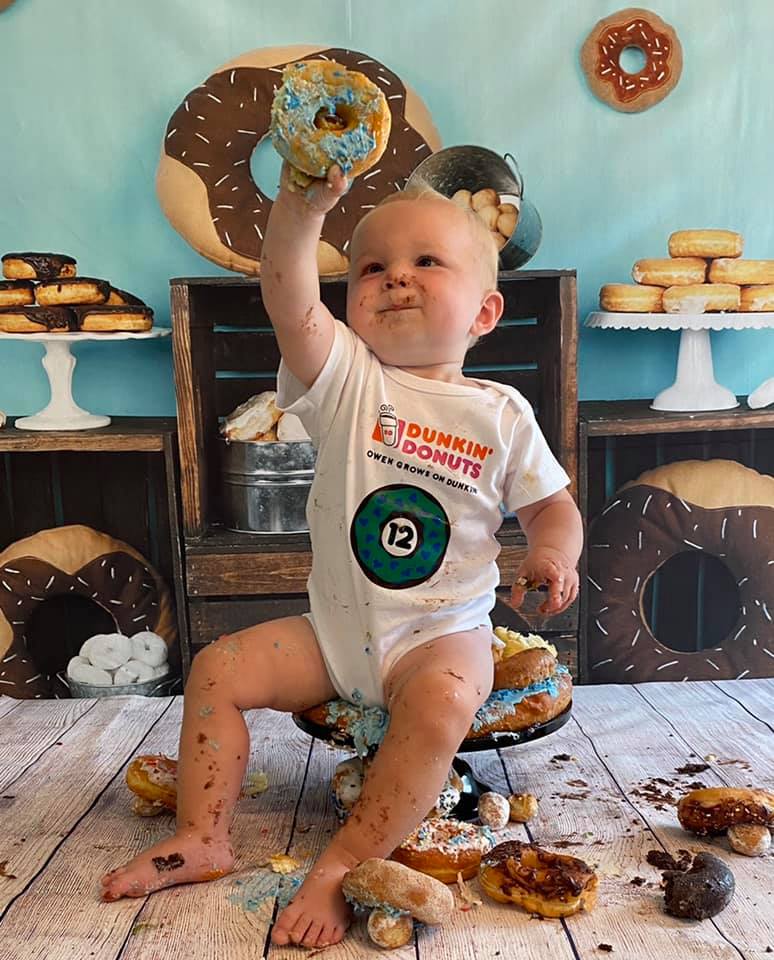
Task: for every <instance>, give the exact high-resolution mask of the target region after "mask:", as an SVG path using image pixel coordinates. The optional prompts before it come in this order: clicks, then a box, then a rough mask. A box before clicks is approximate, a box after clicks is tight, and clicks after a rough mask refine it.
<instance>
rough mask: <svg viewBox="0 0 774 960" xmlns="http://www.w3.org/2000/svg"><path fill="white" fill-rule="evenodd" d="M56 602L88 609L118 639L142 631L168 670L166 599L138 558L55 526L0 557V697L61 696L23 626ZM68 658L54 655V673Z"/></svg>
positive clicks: (173, 644) (102, 538)
mask: <svg viewBox="0 0 774 960" xmlns="http://www.w3.org/2000/svg"><path fill="white" fill-rule="evenodd" d="M62 596H77V597H81V598H84V599H88V600H91V601H92V602H93V603H96V604H97V605H98V606H100V607H102V609H103V610H105V611H106V612H107V613H109V614H110V616H111V617H112V619H113V622H114V624H115V630H116V632H118V633H123V634H124V635H125V636H128V637H131V636H134V634H135V633H139V632H140V631H142V630H152V631H153V632H154V633H157V634H158V635H159V636H160V637H163V639H164V640H165V641H166V642H167V645H168V646H169V648H170V650H169V660H170V662H171V663H172V664H173V665H176V663H177V661H178V659H179V658H178V656H177V626H176V622H175V616H174V610H173V606H172V598H171V595H170V592H169V590H168V588H167V586H166V584H165V583H164V581H163V580H162V579H161V577H160V576H159V574H158V573H157V572H156V571H155V570H154V569H153V567H152V566H151V565H150V564H149V563H148V561H147V560H146V559H145V558H144V557H143V556H142V554H140V553H138V552H137V551H136V550H135V549H134V548H133V547H130V546H129V544H127V543H124V542H122V541H121V540H115V539H113V537H110V536H108V535H107V534H106V533H101V532H100V531H98V530H93V529H92V528H91V527H85V526H81V525H74V526H66V527H57V528H55V529H53V530H41V531H40V532H39V533H36V534H33V535H32V536H31V537H27V538H26V539H24V540H18V541H17V542H16V543H13V544H11V546H9V547H8V548H7V549H6V550H4V551H3V552H2V553H0V694H3V695H5V696H8V697H13V698H15V699H17V700H34V699H41V698H51V697H66V696H69V690H68V688H67V686H66V684H65V683H64V681H63V680H62V679H61V678H60V677H59V676H58V675H57V674H56V673H55V674H53V675H48V674H46V673H45V672H43V670H42V668H39V666H38V665H37V664H36V663H35V660H34V657H33V655H32V653H31V651H30V650H29V647H28V643H27V641H28V637H27V625H28V623H29V622H30V620H31V618H32V617H33V615H34V614H35V612H36V611H37V610H38V608H39V607H40V606H41V604H43V603H45V602H46V601H47V600H50V599H52V598H54V597H62ZM83 639H84V640H85V639H87V638H86V637H84V638H83ZM52 643H56V638H52ZM51 659H52V660H53V659H56V658H55V657H52V658H51ZM68 659H69V655H68V654H67V652H66V651H62V671H64V668H65V666H66V664H67V660H68Z"/></svg>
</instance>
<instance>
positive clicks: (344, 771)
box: [331, 757, 365, 823]
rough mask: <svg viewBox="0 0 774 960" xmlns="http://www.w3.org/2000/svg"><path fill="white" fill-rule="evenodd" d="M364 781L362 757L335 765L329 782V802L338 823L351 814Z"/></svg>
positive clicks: (351, 758)
mask: <svg viewBox="0 0 774 960" xmlns="http://www.w3.org/2000/svg"><path fill="white" fill-rule="evenodd" d="M364 780H365V762H364V760H363V758H362V757H350V758H349V759H348V760H342V761H341V763H337V764H336V769H335V770H334V771H333V779H332V780H331V800H332V801H333V809H334V811H335V813H336V817H337V819H338V821H339V823H343V822H344V821H345V820H346V819H347V817H348V816H349V815H350V813H351V812H352V808H353V807H354V806H355V804H356V803H357V801H358V798H359V797H360V792H361V790H362V789H363V781H364Z"/></svg>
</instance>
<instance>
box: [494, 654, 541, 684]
mask: <svg viewBox="0 0 774 960" xmlns="http://www.w3.org/2000/svg"><path fill="white" fill-rule="evenodd" d="M555 670H556V654H552V653H551V651H550V650H540V649H537V648H536V649H532V650H523V651H522V652H521V653H516V654H514V655H513V656H512V657H508V658H507V659H505V660H500V662H499V663H496V664H495V668H494V686H493V689H494V690H513V689H520V688H521V687H528V686H529V685H530V684H531V683H540V681H541V680H547V679H548V678H549V677H550V676H551V675H552V674H553V673H554V671H555Z"/></svg>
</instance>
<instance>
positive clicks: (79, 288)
mask: <svg viewBox="0 0 774 960" xmlns="http://www.w3.org/2000/svg"><path fill="white" fill-rule="evenodd" d="M109 296H110V284H109V283H108V282H107V280H95V279H93V278H92V277H65V278H64V279H59V280H43V281H41V282H40V283H39V284H38V285H37V287H36V288H35V301H36V302H37V303H39V304H40V306H41V307H52V306H63V305H67V304H70V305H72V304H75V303H104V302H105V301H106V300H107V298H108V297H109Z"/></svg>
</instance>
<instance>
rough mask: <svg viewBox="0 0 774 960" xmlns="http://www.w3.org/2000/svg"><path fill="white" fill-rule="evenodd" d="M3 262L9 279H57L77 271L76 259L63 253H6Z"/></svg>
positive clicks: (73, 274)
mask: <svg viewBox="0 0 774 960" xmlns="http://www.w3.org/2000/svg"><path fill="white" fill-rule="evenodd" d="M2 262H3V276H4V277H8V279H9V280H56V278H57V277H74V276H75V271H76V263H75V260H73V258H72V257H68V256H66V255H65V254H63V253H6V254H5V255H4V256H3V260H2Z"/></svg>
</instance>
